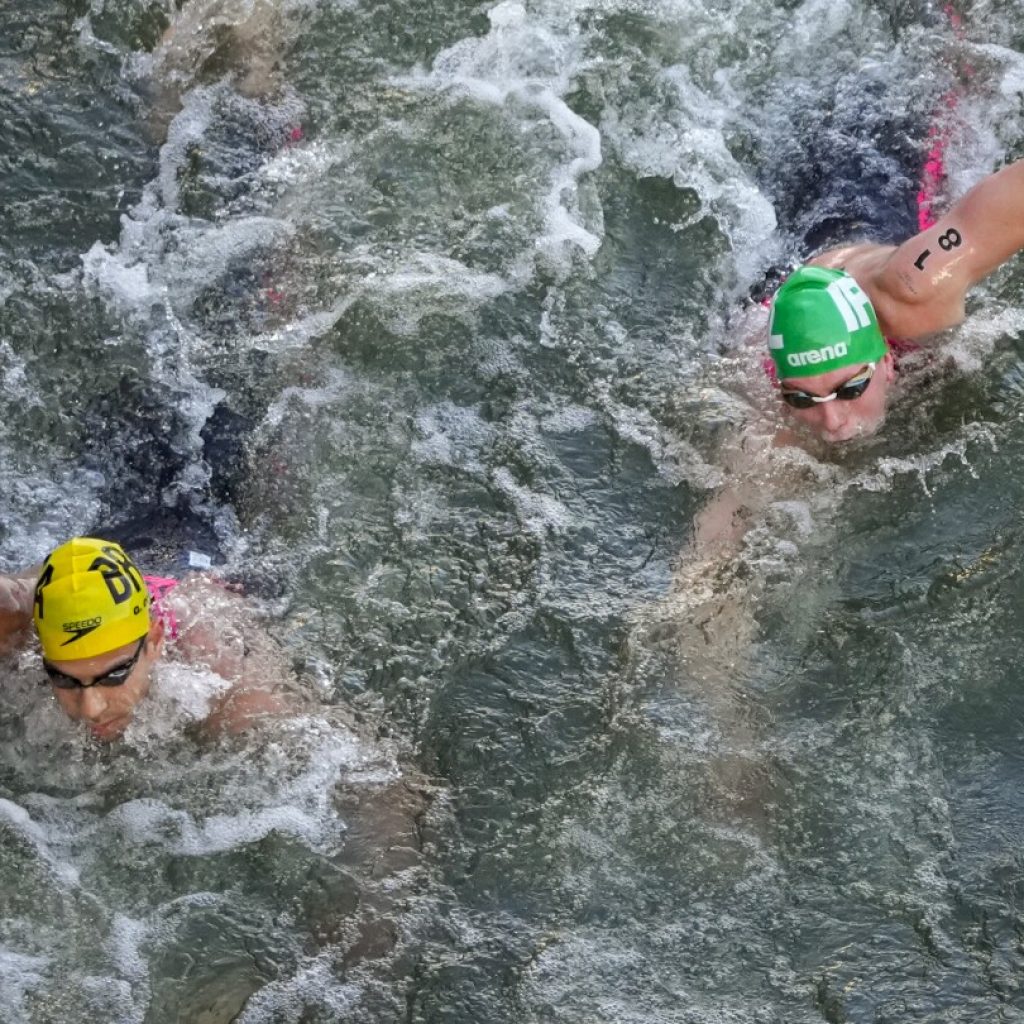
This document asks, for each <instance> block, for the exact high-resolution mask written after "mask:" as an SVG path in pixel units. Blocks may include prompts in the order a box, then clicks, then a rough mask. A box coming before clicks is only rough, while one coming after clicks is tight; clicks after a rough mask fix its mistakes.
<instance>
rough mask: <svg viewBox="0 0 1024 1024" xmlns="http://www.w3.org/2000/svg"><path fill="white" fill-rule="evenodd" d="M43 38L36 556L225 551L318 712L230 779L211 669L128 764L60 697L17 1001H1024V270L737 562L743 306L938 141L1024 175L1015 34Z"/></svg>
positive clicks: (755, 315)
mask: <svg viewBox="0 0 1024 1024" xmlns="http://www.w3.org/2000/svg"><path fill="white" fill-rule="evenodd" d="M45 6H46V5H43V6H40V5H34V4H29V3H20V4H19V3H14V4H13V5H9V7H8V9H7V10H6V11H5V25H4V29H3V32H2V38H0V48H2V51H0V104H2V117H0V140H2V145H0V156H2V159H3V175H2V177H0V225H2V233H0V375H2V380H3V395H4V399H5V401H4V407H3V415H2V417H0V510H2V515H0V565H2V566H3V567H4V568H8V569H11V568H15V567H18V566H21V565H24V564H27V563H29V562H31V561H33V560H34V559H37V558H39V557H40V556H41V555H42V554H43V553H45V551H46V550H47V549H48V548H49V547H50V546H51V545H53V544H54V543H55V542H57V541H58V540H60V539H62V538H64V537H65V536H67V535H69V534H70V533H72V532H80V531H86V530H100V529H104V528H108V529H118V530H120V531H121V532H122V534H123V535H124V536H125V537H126V540H127V541H128V542H129V544H130V545H131V546H132V547H133V549H134V550H135V551H136V553H137V554H138V557H139V559H140V561H141V562H142V563H143V564H144V565H146V566H147V567H148V568H152V569H157V570H160V569H163V570H165V571H167V570H173V569H174V568H175V565H176V564H177V561H178V559H179V556H180V553H181V551H182V550H183V549H185V548H190V547H194V548H201V549H203V550H206V551H209V552H210V553H212V554H214V556H215V558H216V560H217V561H218V563H219V564H220V565H221V566H222V567H223V568H222V571H223V572H225V573H229V574H233V575H235V576H237V577H239V578H241V579H242V580H243V581H245V582H246V583H247V585H248V586H249V587H250V589H251V590H253V591H254V592H255V593H257V594H260V595H262V599H263V600H264V601H265V602H266V604H267V611H268V614H269V621H270V627H269V628H271V629H272V630H273V631H274V632H275V633H276V634H277V635H278V636H279V637H280V638H281V639H282V641H283V642H284V643H285V644H286V645H287V647H288V650H289V652H290V653H291V654H292V656H293V657H294V661H295V664H296V668H297V671H298V672H299V678H300V683H301V685H302V686H304V687H305V688H306V690H307V691H308V693H309V694H310V701H311V708H310V710H309V711H308V713H307V714H305V715H303V716H302V717H300V718H297V719H295V720H294V721H293V722H291V723H289V724H287V725H286V726H278V727H276V728H275V729H272V730H268V731H263V732H260V733H257V734H254V735H253V736H251V737H249V738H248V739H246V740H244V741H241V742H240V743H235V744H225V745H223V746H212V747H211V746H209V745H203V744H202V743H201V742H199V741H197V740H195V739H193V738H192V733H191V731H190V730H189V729H188V728H187V726H188V723H189V721H190V716H191V717H194V715H195V713H196V712H195V707H194V700H193V698H195V699H198V697H197V696H196V695H197V694H198V693H199V690H201V687H202V680H201V679H198V678H195V677H194V676H192V675H189V673H188V672H186V671H185V670H184V669H181V668H175V667H174V666H167V667H165V670H164V671H163V673H162V675H161V677H160V678H159V679H158V688H157V695H156V697H155V698H154V700H153V701H152V702H151V703H150V706H149V707H148V710H147V714H146V716H144V719H143V720H142V721H141V722H140V723H139V725H138V727H137V728H136V729H134V730H133V732H132V734H130V736H129V737H128V740H127V741H126V742H125V743H122V744H119V745H118V746H117V747H116V748H114V749H110V750H102V749H98V748H96V747H95V746H94V745H92V744H90V743H89V742H87V741H86V740H84V739H83V738H82V737H81V736H80V735H79V734H78V733H77V732H76V731H75V730H74V729H73V728H72V727H71V726H70V725H68V724H67V723H65V722H64V721H63V720H62V719H61V718H60V716H59V714H58V712H57V710H56V709H55V707H54V706H53V705H52V704H51V703H50V701H49V699H48V698H46V697H42V696H40V694H41V692H42V691H41V690H40V689H39V688H38V686H37V679H38V675H39V671H38V662H37V660H36V659H35V657H34V656H32V655H27V656H26V657H24V658H22V659H21V661H20V662H18V663H16V664H14V665H11V666H9V669H8V670H7V672H6V677H5V680H4V685H5V692H6V693H7V695H8V699H7V701H6V702H5V706H4V710H3V712H2V714H0V729H2V732H3V743H2V748H0V749H2V755H0V968H2V969H0V1018H2V1019H3V1020H5V1021H7V1020H10V1021H12V1022H13V1021H31V1022H50V1021H61V1022H75V1021H96V1020H104V1021H106V1020H109V1021H118V1022H120V1021H139V1022H146V1024H157V1022H165V1021H183V1022H184V1021H188V1022H197V1021H202V1022H210V1024H212V1022H220V1021H231V1020H238V1021H242V1022H260V1024H262V1022H278V1021H280V1022H284V1021H294V1022H299V1021H303V1022H312V1021H325V1022H326V1021H342V1020H345V1021H348V1020H352V1021H392V1020H394V1021H399V1020H401V1021H424V1022H426V1021H438V1022H439V1021H445V1022H467V1024H468V1022H474V1024H484V1022H499V1021H509V1022H512V1021H515V1022H532V1021H536V1022H541V1021H544V1022H553V1021H560V1022H561V1021H564V1022H582V1021H587V1022H598V1021H608V1022H634V1021H636V1022H641V1021H643V1022H649V1021H674V1022H676V1021H677V1022H686V1024H725V1022H733V1021H735V1022H740V1021H742V1022H744V1024H747V1022H752V1021H759V1022H786V1024H793V1022H797V1021H828V1022H839V1021H864V1022H867V1021H872V1022H883V1021H907V1020H919V1021H971V1022H980V1021H993V1022H995V1021H1001V1022H1002V1021H1014V1020H1018V1019H1024V994H1022V993H1021V991H1020V978H1021V969H1022V966H1024V964H1022V962H1021V961H1022V957H1021V929H1022V918H1021V911H1020V901H1021V891H1022V889H1021V887H1022V885H1024V867H1022V864H1021V855H1020V849H1021V841H1022V839H1024V805H1022V798H1021V795H1020V794H1021V793H1022V792H1024V785H1022V783H1024V766H1022V761H1021V757H1020V755H1019V751H1020V749H1021V741H1022V738H1024V725H1022V722H1024V693H1022V690H1021V687H1020V685H1019V670H1018V667H1017V666H1018V662H1019V657H1018V653H1019V648H1020V638H1021V636H1022V635H1024V627H1022V625H1021V623H1022V615H1024V579H1022V576H1021V572H1020V568H1019V565H1020V561H1021V554H1022V552H1024V526H1022V520H1021V517H1020V514H1019V511H1018V509H1019V506H1020V502H1021V499H1022V497H1024V494H1022V493H1021V492H1022V491H1024V484H1022V483H1021V480H1022V479H1024V477H1022V476H1021V474H1020V472H1019V466H1020V464H1021V460H1022V458H1024V426H1022V423H1024V420H1022V418H1021V414H1020V411H1019V410H1020V409H1021V407H1022V406H1021V402H1022V394H1024V384H1022V383H1021V382H1022V380H1024V371H1022V370H1021V368H1020V363H1019V358H1020V356H1021V355H1022V353H1020V352H1019V351H1018V349H1019V346H1020V342H1019V338H1020V336H1021V330H1022V321H1021V318H1020V315H1019V313H1018V311H1017V305H1018V303H1019V302H1020V299H1021V295H1022V293H1024V270H1022V265H1021V264H1019V263H1018V264H1016V265H1013V266H1011V267H1009V268H1007V269H1005V270H1003V271H1001V272H1000V273H999V274H997V275H996V276H995V277H994V278H993V279H992V280H991V281H989V282H987V283H986V285H985V286H984V287H983V288H981V289H979V290H978V291H977V292H976V293H975V296H974V298H973V299H972V303H971V308H970V316H969V318H968V321H967V323H966V324H965V325H964V327H963V328H962V329H960V330H959V331H957V332H956V334H955V336H954V338H953V339H952V340H951V344H950V346H949V351H951V352H952V353H953V359H952V360H951V361H950V362H949V363H948V364H947V363H946V362H945V361H943V360H939V361H937V362H933V363H932V364H931V365H927V366H925V367H923V368H919V369H918V370H916V371H914V372H912V373H911V374H910V375H909V377H910V380H911V383H910V384H908V386H907V387H906V394H905V395H904V396H903V402H902V405H901V407H900V409H899V410H898V411H897V412H896V413H895V414H894V415H893V417H892V420H891V423H890V426H889V429H888V431H887V432H886V434H885V435H884V437H882V438H880V439H877V440H875V441H872V442H871V443H869V444H865V445H862V446H860V447H859V448H857V449H854V450H852V451H850V452H847V453H844V454H843V455H842V456H841V457H839V458H831V459H826V460H818V459H816V458H814V457H812V456H811V455H807V454H801V453H797V452H794V451H787V450H780V451H777V452H775V453H772V454H770V455H763V456H761V457H759V458H758V459H757V460H755V462H754V467H753V469H752V470H748V471H746V472H747V474H748V476H749V477H751V479H749V480H748V481H747V485H749V486H751V487H752V488H753V489H754V490H755V491H757V492H760V493H761V494H762V495H767V502H765V501H762V502H760V503H759V504H757V505H756V506H754V507H752V510H751V511H750V513H749V515H748V519H747V525H748V526H749V530H748V532H747V534H746V537H745V539H744V540H743V541H742V543H741V544H740V545H739V546H738V547H737V548H736V549H735V550H733V551H731V552H726V553H724V554H720V555H717V556H714V555H711V554H709V553H708V552H707V551H695V550H694V549H693V547H692V545H691V532H692V522H693V517H694V514H695V513H696V512H697V511H698V510H699V509H700V508H701V507H702V506H703V505H704V504H705V503H706V502H707V501H708V500H710V499H713V498H714V496H715V495H716V494H718V493H719V491H720V489H721V488H722V487H723V486H726V485H727V484H728V483H729V482H730V481H732V480H734V479H735V477H736V470H735V462H734V461H733V455H732V454H731V453H733V452H734V448H735V438H736V437H738V436H740V435H741V434H742V433H743V432H744V431H745V432H746V433H747V435H748V436H750V435H752V434H756V433H757V432H759V431H761V432H763V429H764V428H763V426H761V425H759V424H758V420H757V415H756V408H757V405H758V403H759V402H760V401H762V400H765V399H766V397H767V386H766V385H765V384H764V382H763V381H759V380H758V377H757V371H756V365H755V364H756V360H755V359H754V358H752V357H751V356H750V355H749V354H748V347H747V342H748V341H749V340H750V339H751V338H752V337H756V336H757V334H758V331H759V330H760V329H761V326H762V322H761V319H760V317H761V316H762V314H761V312H760V311H759V309H758V307H757V306H756V305H751V304H750V303H749V302H748V301H747V296H748V295H749V294H750V293H751V292H757V291H758V289H759V288H761V286H762V284H763V282H764V280H765V278H766V276H769V277H770V276H771V274H772V273H774V272H775V271H776V270H777V269H778V268H780V267H784V266H786V265H788V263H789V262H791V261H792V260H793V259H795V258H797V257H798V256H799V255H800V254H801V253H802V252H803V251H804V249H805V246H806V244H808V241H807V240H810V244H820V243H822V242H824V241H825V240H827V239H828V238H829V237H831V236H832V235H833V234H834V233H835V232H837V231H839V232H842V231H846V230H856V229H857V225H863V224H864V223H875V224H876V225H877V224H882V226H883V228H887V229H888V230H890V231H891V232H892V233H895V234H898V233H899V232H900V231H902V230H903V229H904V224H905V223H906V222H907V220H908V218H909V219H911V220H912V218H913V216H914V210H913V193H914V191H915V188H916V176H917V173H918V167H919V163H920V160H921V154H922V153H923V151H924V149H925V148H926V145H927V138H928V129H929V126H930V125H932V124H938V123H941V124H944V125H946V128H947V130H948V132H949V133H950V139H951V142H950V151H949V172H950V181H951V188H952V189H953V190H954V191H957V190H960V189H962V188H964V187H966V186H967V185H969V184H970V183H972V182H973V181H974V180H977V178H978V177H979V176H980V175H982V174H983V173H985V172H987V171H988V170H990V169H992V168H993V167H995V166H996V165H997V164H998V163H999V162H1000V161H1002V160H1005V159H1007V158H1010V157H1012V156H1015V155H1019V154H1020V152H1021V139H1022V137H1024V125H1022V119H1021V110H1022V107H1021V102H1020V101H1021V95H1022V90H1024V60H1022V57H1021V54H1020V51H1021V49H1022V47H1024V39H1022V37H1021V33H1020V25H1021V24H1022V23H1024V22H1022V15H1024V10H1022V9H1021V6H1020V4H1019V3H1016V2H1005V3H981V2H978V3H974V4H972V5H967V6H962V7H961V8H959V13H961V14H962V15H963V16H964V20H963V25H962V28H961V29H959V30H958V29H957V28H956V27H955V26H954V25H953V24H951V21H950V18H949V16H948V14H945V13H943V11H942V10H940V9H939V5H938V4H936V5H931V4H928V3H924V2H922V3H898V4H897V3H875V2H867V0H863V2H855V0H850V2H834V0H833V2H829V3H818V2H816V0H808V2H804V3H777V4H775V5H765V4H763V3H752V2H748V0H734V2H731V3H726V4H715V5H711V4H708V5H702V4H699V3H695V2H691V0H665V2H659V3H646V4H639V3H631V2H628V0H600V2H598V0H593V2H583V0H579V2H575V0H574V2H559V3H555V2H551V3H547V2H541V0H538V2H535V3H526V4H524V5H520V4H518V3H514V2H506V3H501V4H498V5H494V4H492V3H483V4H476V3H446V4H444V3H434V4H426V3H420V4H413V3H407V2H402V0H391V2H386V3H360V2H357V0H352V2H335V3H327V2H324V3H316V2H287V0H283V2H281V3H280V4H278V3H270V2H269V0H267V2H265V3H264V2H262V0H251V2H246V0H237V2H234V0H223V2H221V0H214V2H213V3H208V2H206V0H189V2H188V3H186V5H185V7H184V9H183V10H182V11H181V12H177V11H176V10H174V9H173V5H170V4H161V3H152V4H149V3H140V2H138V0H92V2H91V3H87V2H84V0H77V2H75V3H73V4H64V5H51V6H50V7H49V8H46V9H45V10H44V7H45ZM169 25H170V26H171V29H172V34H171V35H170V36H164V33H165V30H166V29H167V28H168V26H169ZM951 89H954V90H955V91H956V93H957V96H958V99H957V102H956V105H955V107H954V108H952V109H950V107H949V105H948V104H946V103H945V102H944V100H943V97H944V96H947V95H948V94H949V91H950V90H951ZM937 112H938V113H937ZM937 118H938V119H940V120H937ZM865 197H867V198H865Z"/></svg>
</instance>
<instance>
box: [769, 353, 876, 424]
mask: <svg viewBox="0 0 1024 1024" xmlns="http://www.w3.org/2000/svg"><path fill="white" fill-rule="evenodd" d="M862 369H863V368H862V367H859V366H852V367H851V366H844V367H842V368H840V369H838V370H832V371H831V372H830V373H820V374H818V375H817V376H814V377H791V378H784V379H783V380H782V381H781V382H780V383H781V385H782V387H783V388H784V389H786V388H789V389H791V390H798V391H805V392H807V393H808V394H811V395H817V396H819V397H823V396H825V395H829V394H832V392H834V391H835V390H836V388H839V387H841V386H842V385H843V384H845V383H846V382H847V381H849V380H850V379H851V378H855V377H857V376H859V374H860V371H861V370H862ZM895 376H896V370H895V367H894V366H893V359H892V355H891V354H889V353H886V355H885V356H884V357H883V358H882V359H881V361H880V362H879V363H878V365H877V366H876V367H875V372H874V375H873V376H872V378H871V383H870V384H869V385H868V387H867V389H866V390H865V391H864V393H863V394H862V395H861V396H860V398H854V399H851V400H849V401H843V400H842V399H839V398H836V399H834V400H833V401H831V402H820V403H815V404H814V405H813V406H811V408H809V409H794V408H792V407H791V406H789V405H784V408H785V410H786V412H787V413H789V415H790V416H792V417H794V418H795V419H797V420H799V421H800V422H801V423H802V424H803V425H804V426H805V427H807V428H809V429H810V430H811V431H813V432H814V433H815V434H817V435H818V436H819V437H820V438H822V439H823V440H825V441H829V442H831V443H838V442H842V441H852V440H853V439H854V438H857V437H867V436H869V435H870V434H873V433H874V432H875V431H876V430H877V429H878V428H879V427H880V426H881V424H882V420H884V419H885V408H886V404H887V402H888V400H889V392H890V390H891V388H892V382H893V380H894V379H895Z"/></svg>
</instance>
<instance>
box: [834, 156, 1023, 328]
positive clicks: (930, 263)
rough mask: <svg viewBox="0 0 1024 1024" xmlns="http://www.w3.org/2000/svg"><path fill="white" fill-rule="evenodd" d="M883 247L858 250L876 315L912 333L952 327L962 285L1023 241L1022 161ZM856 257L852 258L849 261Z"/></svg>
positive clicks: (961, 303)
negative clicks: (894, 243) (931, 221)
mask: <svg viewBox="0 0 1024 1024" xmlns="http://www.w3.org/2000/svg"><path fill="white" fill-rule="evenodd" d="M876 248H877V249H882V250H883V253H880V252H877V251H876V252H875V253H874V255H872V254H871V253H865V254H864V255H865V257H866V258H867V260H868V265H867V266H866V267H865V268H864V270H865V271H866V276H867V281H864V280H863V279H862V277H861V273H859V272H858V269H857V267H856V266H854V265H848V266H847V269H848V270H850V272H851V273H852V274H853V275H854V277H856V278H857V279H858V281H860V282H861V283H862V286H863V285H864V284H867V286H868V290H869V292H870V293H871V296H872V299H873V301H875V308H876V310H877V311H878V313H879V319H880V320H881V321H882V322H883V323H884V326H885V327H886V328H887V329H888V330H889V331H891V332H892V333H893V335H895V336H899V337H904V338H912V337H919V336H921V335H925V334H931V333H934V332H936V331H940V330H944V329H946V328H948V327H954V326H955V325H956V324H958V323H960V321H961V320H963V317H964V300H965V298H966V295H967V292H968V291H969V290H970V288H971V287H972V286H973V285H975V284H977V283H978V282H979V281H981V280H982V279H983V278H985V277H987V276H988V275H989V274H991V273H992V272H993V271H994V270H995V269H996V268H997V267H999V266H1001V265H1002V264H1003V263H1005V262H1006V261H1007V260H1008V259H1009V258H1010V257H1011V256H1013V255H1014V254H1015V253H1017V252H1019V251H1020V249H1021V248H1024V161H1018V162H1016V163H1012V164H1010V165H1008V166H1007V167H1004V168H1003V169H1002V170H1000V171H997V172H996V173H995V174H991V175H989V176H988V177H987V178H985V179H984V180H983V181H981V182H979V183H978V184H977V185H975V186H974V188H972V189H971V190H970V191H969V192H968V193H967V194H966V195H965V196H964V197H963V198H962V199H960V200H959V201H958V202H957V203H955V204H954V206H953V207H952V209H950V211H949V212H948V213H947V214H946V215H945V216H944V217H942V218H941V219H940V220H939V221H938V222H937V223H936V224H934V225H933V226H932V227H930V228H927V229H926V230H925V231H922V232H921V233H920V234H918V235H915V236H914V237H913V238H911V239H909V240H908V241H906V242H904V243H903V244H902V245H900V246H898V247H897V248H896V249H889V250H885V247H876ZM853 262H856V261H853Z"/></svg>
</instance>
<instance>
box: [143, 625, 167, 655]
mask: <svg viewBox="0 0 1024 1024" xmlns="http://www.w3.org/2000/svg"><path fill="white" fill-rule="evenodd" d="M163 645H164V620H163V619H162V618H160V617H159V616H157V617H156V618H154V619H153V622H152V625H150V627H149V632H148V633H147V634H146V647H147V648H149V649H150V650H151V651H152V652H153V654H154V655H156V654H159V653H160V650H161V648H162V647H163Z"/></svg>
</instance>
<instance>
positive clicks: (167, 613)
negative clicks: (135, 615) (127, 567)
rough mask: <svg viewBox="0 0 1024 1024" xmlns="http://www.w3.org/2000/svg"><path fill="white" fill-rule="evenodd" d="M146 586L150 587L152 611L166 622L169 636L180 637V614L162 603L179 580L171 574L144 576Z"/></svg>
mask: <svg viewBox="0 0 1024 1024" xmlns="http://www.w3.org/2000/svg"><path fill="white" fill-rule="evenodd" d="M142 578H143V580H145V582H146V586H147V587H148V588H149V596H150V597H151V598H152V600H153V604H152V606H151V607H152V613H153V615H155V616H156V618H157V619H159V620H160V622H162V623H163V624H164V629H165V630H166V631H167V636H168V637H169V638H170V639H171V640H176V639H177V637H178V616H177V615H175V614H174V612H173V611H171V609H170V608H167V607H165V606H164V605H163V604H162V603H161V599H162V598H164V597H166V596H167V595H168V594H169V593H170V592H171V591H172V590H173V589H174V588H175V587H176V586H177V585H178V581H177V580H176V579H173V578H172V577H170V576H143V577H142Z"/></svg>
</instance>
